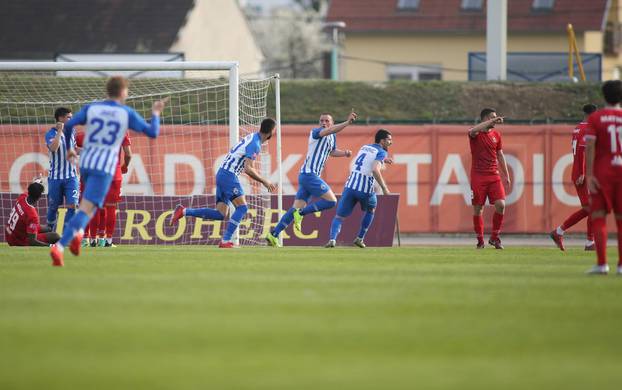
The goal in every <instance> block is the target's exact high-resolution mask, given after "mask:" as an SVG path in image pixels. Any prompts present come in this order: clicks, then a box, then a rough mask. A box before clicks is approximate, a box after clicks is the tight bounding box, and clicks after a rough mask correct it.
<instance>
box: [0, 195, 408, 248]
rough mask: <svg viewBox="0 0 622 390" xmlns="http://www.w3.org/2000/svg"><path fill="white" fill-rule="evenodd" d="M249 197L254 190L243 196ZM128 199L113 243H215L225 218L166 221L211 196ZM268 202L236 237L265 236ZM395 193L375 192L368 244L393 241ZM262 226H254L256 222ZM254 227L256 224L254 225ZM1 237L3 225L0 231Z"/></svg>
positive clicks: (272, 219) (314, 229)
mask: <svg viewBox="0 0 622 390" xmlns="http://www.w3.org/2000/svg"><path fill="white" fill-rule="evenodd" d="M247 197H252V195H250V196H247ZM16 199H17V194H11V193H0V206H1V207H2V211H1V212H0V213H1V214H2V220H5V219H6V220H8V217H9V213H8V212H7V211H6V210H8V211H9V212H10V210H11V208H12V207H13V205H14V203H15V200H16ZM125 200H127V203H129V204H132V205H142V207H140V208H134V209H127V208H125V207H123V203H122V204H121V207H120V209H119V211H118V213H117V218H118V220H117V227H116V229H115V234H114V236H113V239H114V242H115V243H120V244H159V245H162V244H181V243H186V244H207V245H215V244H218V243H219V242H220V240H221V238H222V234H223V233H224V229H225V224H226V222H223V221H207V220H205V221H204V220H202V219H201V218H182V219H181V220H179V223H178V224H177V225H176V226H170V225H169V221H170V218H171V215H172V213H173V209H174V208H175V206H176V205H177V204H179V203H182V204H184V205H186V206H192V207H214V205H215V201H216V200H215V197H214V196H213V195H197V196H192V197H188V198H186V199H180V197H178V196H144V195H129V196H127V197H126V199H125ZM270 200H271V204H272V207H271V208H270V209H268V210H256V209H252V208H251V209H249V210H248V214H247V215H246V218H244V219H243V220H242V222H241V223H240V230H239V234H240V239H242V238H254V239H258V240H261V239H263V238H264V237H265V236H266V235H267V234H268V233H269V232H270V230H271V229H272V228H273V227H275V226H276V224H277V223H278V220H279V212H278V208H277V197H276V196H275V195H272V196H271V199H270ZM283 201H284V204H292V203H293V202H294V195H286V196H284V197H283ZM398 201H399V195H379V196H378V207H377V209H376V214H375V217H374V222H373V223H372V225H371V227H370V228H369V231H368V232H367V235H366V237H365V243H366V244H367V245H368V246H385V247H386V246H392V245H393V236H394V233H395V218H396V215H397V204H398ZM37 210H38V211H39V215H40V216H44V215H45V211H46V210H47V200H46V198H45V197H44V198H43V199H41V201H39V204H37ZM65 213H66V210H65V209H61V210H60V211H59V218H58V229H57V230H58V232H59V233H61V234H62V225H63V222H64V220H65ZM334 216H335V209H334V208H333V209H331V210H326V211H323V212H317V213H313V214H309V215H307V216H305V218H304V220H303V222H302V231H300V232H298V231H296V230H295V229H294V228H293V225H290V226H289V227H288V228H287V229H286V230H285V231H284V232H283V242H284V245H293V246H319V245H324V244H326V242H328V239H329V237H328V235H329V228H330V224H331V222H332V220H333V217H334ZM362 216H363V214H362V212H361V210H360V208H356V209H355V210H354V212H353V213H352V215H351V216H350V217H349V218H347V219H346V220H345V221H344V224H343V226H342V229H341V234H340V235H339V239H338V244H339V245H352V241H354V238H356V235H357V233H358V231H359V225H360V221H361V218H362ZM257 226H258V227H260V229H257V228H256V227H257ZM253 227H255V228H253ZM1 237H2V240H1V241H5V240H4V229H2V234H1Z"/></svg>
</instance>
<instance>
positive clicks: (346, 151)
mask: <svg viewBox="0 0 622 390" xmlns="http://www.w3.org/2000/svg"><path fill="white" fill-rule="evenodd" d="M343 152H344V153H345V154H346V157H351V156H352V151H351V150H349V149H346V150H344V151H343Z"/></svg>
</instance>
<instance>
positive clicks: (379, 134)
mask: <svg viewBox="0 0 622 390" xmlns="http://www.w3.org/2000/svg"><path fill="white" fill-rule="evenodd" d="M390 135H391V132H390V131H389V130H387V129H379V130H378V131H376V136H375V137H374V142H375V143H380V141H382V140H383V139H387V138H389V136H390Z"/></svg>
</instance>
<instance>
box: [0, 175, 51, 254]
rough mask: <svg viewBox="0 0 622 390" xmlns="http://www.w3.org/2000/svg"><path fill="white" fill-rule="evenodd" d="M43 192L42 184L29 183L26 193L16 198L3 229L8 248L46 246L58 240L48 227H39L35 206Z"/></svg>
mask: <svg viewBox="0 0 622 390" xmlns="http://www.w3.org/2000/svg"><path fill="white" fill-rule="evenodd" d="M43 191H44V188H43V184H41V183H39V182H35V183H31V184H30V185H29V186H28V192H27V193H25V194H22V195H20V196H19V197H18V198H17V202H15V206H13V208H12V209H11V214H9V221H8V222H7V224H6V227H5V229H4V233H5V236H6V242H7V243H8V244H9V245H10V246H48V245H50V244H54V243H55V242H56V241H58V240H59V239H60V236H59V235H58V233H56V232H53V231H51V228H50V227H49V226H46V225H43V226H41V225H39V213H38V212H37V208H36V207H35V206H36V204H37V202H38V201H39V199H41V195H42V194H43Z"/></svg>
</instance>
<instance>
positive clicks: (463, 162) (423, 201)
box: [0, 124, 585, 233]
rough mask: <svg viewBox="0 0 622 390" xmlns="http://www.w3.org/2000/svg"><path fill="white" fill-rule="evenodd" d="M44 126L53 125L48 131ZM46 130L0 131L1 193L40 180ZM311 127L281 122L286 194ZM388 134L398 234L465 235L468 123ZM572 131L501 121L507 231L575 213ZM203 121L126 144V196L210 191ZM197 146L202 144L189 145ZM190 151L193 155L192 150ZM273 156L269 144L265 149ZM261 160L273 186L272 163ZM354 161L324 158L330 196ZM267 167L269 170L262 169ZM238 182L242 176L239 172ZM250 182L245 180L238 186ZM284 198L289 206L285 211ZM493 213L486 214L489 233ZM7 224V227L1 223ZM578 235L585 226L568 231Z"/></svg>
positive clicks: (352, 140)
mask: <svg viewBox="0 0 622 390" xmlns="http://www.w3.org/2000/svg"><path fill="white" fill-rule="evenodd" d="M49 126H51V124H50V125H49ZM49 126H48V125H40V126H29V125H0V135H1V136H3V139H5V140H13V142H5V143H3V144H2V145H0V153H2V156H3V159H1V160H0V191H2V192H13V193H18V192H21V191H23V190H24V188H25V185H26V183H28V181H29V180H32V177H33V174H34V173H35V172H40V173H43V175H44V176H45V175H46V170H47V165H48V158H47V152H46V148H45V145H44V139H43V136H44V133H45V130H46V129H48V128H49ZM312 127H313V125H285V126H283V170H284V183H283V190H284V193H285V194H294V193H295V192H296V187H297V181H298V180H297V179H298V170H299V168H300V165H301V164H302V162H303V160H304V156H305V154H306V151H307V140H308V137H309V130H310V129H311V128H312ZM381 127H383V128H387V129H388V130H390V131H391V132H392V133H393V142H394V144H393V146H392V147H391V148H390V151H389V155H390V156H391V157H393V159H394V161H395V163H394V164H393V165H392V166H387V169H386V170H385V172H384V175H385V178H386V180H387V184H388V186H389V189H390V190H391V191H392V192H394V193H399V194H400V195H401V196H400V199H399V211H398V216H399V217H400V222H401V230H402V231H403V232H405V233H434V232H441V233H445V232H446V233H454V232H471V231H472V218H471V215H472V213H471V199H470V194H471V190H470V186H469V171H470V164H471V156H470V150H469V141H468V138H467V130H468V127H469V126H465V125H390V124H386V125H382V126H381ZM378 128H379V126H371V125H354V126H350V127H348V128H346V129H345V130H344V131H343V132H341V133H339V134H338V136H337V147H338V148H340V149H350V150H352V151H353V152H354V155H356V151H357V150H358V149H359V148H360V147H361V146H362V145H364V144H367V143H372V142H373V136H374V133H375V131H376V130H377V129H378ZM573 128H574V126H573V125H502V126H499V128H498V130H499V131H500V132H501V135H502V140H503V149H504V152H505V155H506V159H507V162H508V164H509V169H510V171H511V176H512V185H511V186H510V187H509V188H506V192H507V205H508V206H507V209H506V218H505V220H504V227H503V231H504V232H511V233H541V232H545V231H550V230H551V229H552V228H553V227H554V226H557V225H558V224H560V223H561V222H562V221H563V220H564V219H565V218H566V216H567V215H568V214H569V213H571V212H573V211H575V210H576V209H577V208H578V207H579V200H578V198H577V197H576V194H575V189H574V187H573V185H572V183H571V180H570V174H571V167H572V150H571V149H572V148H571V137H572V130H573ZM202 131H203V128H202V127H201V126H200V125H194V126H171V125H168V126H163V128H162V133H161V135H160V137H159V138H158V139H157V140H150V139H148V138H146V137H143V136H142V135H135V136H134V137H133V138H132V151H133V159H132V162H131V164H130V168H129V172H128V174H126V175H125V176H124V183H125V184H124V189H123V192H124V194H125V195H142V196H150V195H164V196H187V195H189V194H213V193H214V187H215V183H214V174H215V172H216V170H217V168H218V166H219V163H220V161H221V159H222V158H223V156H224V155H225V153H226V152H227V150H222V152H221V153H220V154H219V155H213V154H212V153H207V152H205V153H201V152H196V151H197V150H206V151H207V150H209V149H210V147H211V146H213V145H218V144H220V145H226V144H227V141H226V139H227V131H226V128H225V127H224V126H223V127H222V129H217V130H216V131H213V132H212V133H210V137H203V138H202V140H203V141H198V140H197V137H196V135H197V134H198V133H200V132H202ZM197 142H204V143H205V145H204V148H198V147H196V145H194V146H193V147H192V148H190V147H188V145H191V144H193V143H194V144H196V143H197ZM189 150H192V151H189ZM269 150H270V151H271V156H274V151H275V143H274V142H271V143H270V145H269ZM271 156H266V158H268V159H271V161H268V162H269V163H270V164H269V166H270V167H272V168H271V169H270V171H269V172H263V173H264V174H266V175H267V176H268V177H269V178H270V180H272V181H274V182H276V180H277V177H278V175H277V171H276V163H275V162H274V159H273V158H271ZM351 163H352V159H349V158H331V159H329V160H328V162H327V164H326V169H325V173H324V178H325V180H326V181H327V182H328V184H329V185H330V186H331V187H332V189H333V191H334V192H335V193H341V191H342V189H343V184H344V182H345V180H346V178H347V176H348V170H349V165H350V164H351ZM266 165H267V164H266ZM243 176H244V175H243ZM245 180H247V179H246V178H245V177H244V178H242V181H243V182H244V181H245ZM290 204H291V202H290V201H288V200H286V201H285V203H284V208H288V207H289V206H290ZM491 216H492V208H491V207H487V208H486V210H485V218H486V227H487V229H488V226H489V224H490V223H489V220H490V217H491ZM3 223H4V222H3ZM583 229H585V222H584V221H582V222H581V223H580V224H579V225H577V226H576V227H574V228H573V231H582V230H583Z"/></svg>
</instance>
